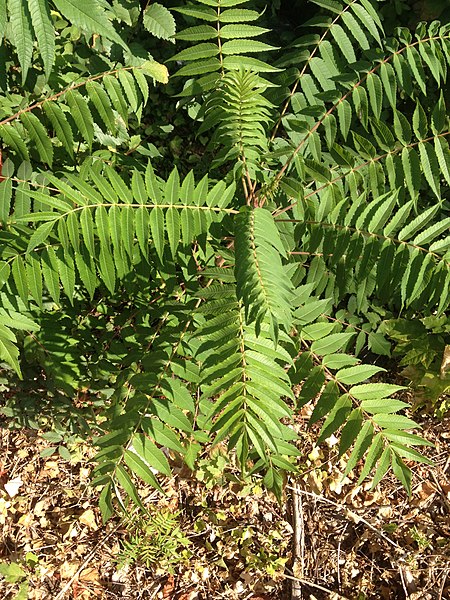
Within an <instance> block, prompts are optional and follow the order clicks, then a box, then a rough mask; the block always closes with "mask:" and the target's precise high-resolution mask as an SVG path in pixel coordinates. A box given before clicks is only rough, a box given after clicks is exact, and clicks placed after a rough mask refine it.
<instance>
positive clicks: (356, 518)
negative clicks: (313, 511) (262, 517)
mask: <svg viewBox="0 0 450 600" xmlns="http://www.w3.org/2000/svg"><path fill="white" fill-rule="evenodd" d="M286 487H287V488H288V489H290V490H293V489H294V488H293V487H292V486H289V485H288V486H286ZM297 493H299V494H303V495H305V496H310V497H311V498H314V499H315V500H316V501H318V502H324V503H325V504H331V505H332V506H335V507H336V508H338V509H339V510H342V511H343V512H344V513H345V514H346V516H348V517H350V518H351V519H352V521H354V522H355V523H359V522H361V523H364V525H366V527H368V528H369V529H370V530H371V531H373V532H374V533H376V534H377V535H378V536H379V537H381V538H382V539H383V540H385V541H386V542H387V543H388V544H390V545H391V546H393V547H394V548H396V549H397V550H399V551H400V552H402V554H403V550H402V548H401V546H399V545H398V544H397V543H396V542H394V541H393V540H391V539H390V538H389V537H388V536H387V535H385V534H384V533H383V532H382V531H380V530H378V529H377V528H376V527H374V526H373V525H372V524H371V523H369V521H366V519H364V517H361V515H358V514H357V513H355V512H354V511H352V510H350V509H349V508H348V507H347V506H345V505H344V504H338V503H337V502H334V501H333V500H329V499H328V498H325V496H320V495H319V494H314V493H313V492H307V491H306V490H302V489H300V488H298V490H297Z"/></svg>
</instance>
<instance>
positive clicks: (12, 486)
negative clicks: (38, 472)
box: [3, 477, 23, 498]
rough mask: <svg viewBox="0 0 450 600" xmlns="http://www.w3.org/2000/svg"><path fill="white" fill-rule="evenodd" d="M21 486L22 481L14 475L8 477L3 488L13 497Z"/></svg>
mask: <svg viewBox="0 0 450 600" xmlns="http://www.w3.org/2000/svg"><path fill="white" fill-rule="evenodd" d="M22 486H23V481H22V480H21V479H20V477H15V478H14V479H10V480H9V481H8V482H7V483H5V484H4V486H3V487H4V488H5V490H6V492H7V493H8V495H9V497H10V498H14V496H17V494H18V493H19V490H20V488H21V487H22Z"/></svg>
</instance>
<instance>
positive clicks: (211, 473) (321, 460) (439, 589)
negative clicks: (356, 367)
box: [0, 415, 450, 600]
mask: <svg viewBox="0 0 450 600" xmlns="http://www.w3.org/2000/svg"><path fill="white" fill-rule="evenodd" d="M415 419H416V420H417V419H418V416H417V415H415ZM418 420H419V422H420V423H421V425H422V428H423V429H422V432H421V433H422V435H423V436H424V437H425V438H426V439H427V440H429V441H430V442H432V443H433V444H434V445H435V447H434V448H429V449H427V450H426V454H427V455H428V456H429V457H430V458H431V459H432V460H433V462H434V466H432V467H430V466H428V465H424V464H419V465H415V466H414V467H413V473H414V477H413V486H412V495H411V497H410V498H408V496H407V494H406V492H405V491H404V490H403V489H402V487H401V486H400V484H399V483H398V481H396V480H395V479H394V478H393V477H390V476H389V475H388V476H387V477H386V478H385V479H384V480H383V481H382V483H381V484H380V486H379V487H378V488H377V489H376V490H374V491H370V490H369V487H370V485H364V484H363V485H362V486H358V485H357V483H356V482H357V480H358V469H355V470H354V471H352V472H351V473H350V474H349V476H348V477H346V478H344V479H343V477H342V473H343V465H344V462H343V461H339V460H338V459H337V458H336V457H337V451H336V446H335V440H334V439H333V438H331V439H330V440H328V443H327V444H324V445H323V447H321V448H319V449H317V448H314V446H313V440H314V433H315V432H314V430H312V431H309V432H308V431H306V432H305V426H304V422H303V417H302V415H299V417H298V423H297V427H298V430H299V432H300V449H301V450H302V455H303V456H304V460H303V465H302V475H301V477H298V478H297V479H295V480H294V479H290V480H289V481H288V482H287V486H286V493H285V498H284V499H283V502H282V503H281V504H279V503H278V502H277V501H276V499H275V498H274V497H272V496H271V494H268V493H267V492H266V491H264V490H263V488H262V487H261V485H260V482H259V481H258V480H255V479H253V480H252V481H248V482H242V481H240V480H239V479H238V478H237V477H236V476H235V474H234V472H233V469H232V467H230V466H229V465H228V464H227V461H226V460H225V458H224V456H223V453H222V452H221V451H220V449H218V450H215V451H214V452H213V454H212V457H210V458H212V460H210V459H209V460H208V461H207V460H204V461H203V462H202V461H201V462H200V464H199V468H198V470H197V471H196V472H195V473H192V472H190V471H188V470H187V469H183V468H179V469H178V470H177V469H176V468H175V476H174V477H173V478H172V479H167V480H165V481H163V488H164V492H165V495H163V494H161V493H160V492H156V491H155V490H153V489H151V488H145V487H143V488H142V489H141V490H140V494H141V498H142V501H143V502H144V504H145V505H146V507H147V508H148V510H149V515H150V516H149V517H148V518H147V519H146V521H145V523H143V522H142V521H141V522H139V521H138V520H137V519H136V518H132V519H131V521H130V522H129V523H128V524H127V523H125V522H124V521H121V520H119V519H118V518H115V519H111V520H110V521H108V522H107V523H106V524H105V525H104V524H102V521H101V516H100V513H99V509H98V494H97V492H96V490H93V489H92V488H91V487H89V485H88V482H89V477H90V472H91V469H92V463H90V459H91V458H92V456H93V454H94V453H93V450H92V449H91V448H90V447H89V446H88V445H86V444H83V443H78V444H73V445H72V447H70V448H69V450H70V451H71V454H72V458H71V460H70V461H69V460H68V458H69V457H68V456H67V451H62V452H61V453H58V452H56V453H53V454H51V452H52V450H51V448H52V444H51V443H50V442H49V441H48V440H45V439H43V438H42V437H41V436H40V433H39V432H38V431H34V430H32V429H24V428H22V429H20V428H19V429H10V428H7V423H6V421H3V422H2V421H0V598H1V599H2V600H26V599H27V598H29V599H33V600H41V599H51V600H68V599H73V600H88V599H105V600H106V599H108V600H113V599H117V600H119V599H122V600H123V599H129V600H132V599H133V600H134V599H136V600H139V599H144V598H148V599H159V600H169V599H170V600H172V599H173V600H216V599H221V598H230V599H236V600H240V599H242V600H250V599H253V600H270V599H273V600H313V599H317V600H321V599H344V598H345V599H348V600H363V599H383V600H387V599H403V598H405V599H406V598H407V599H410V600H434V599H447V600H449V599H450V418H447V419H441V420H436V419H433V418H432V417H429V416H424V417H422V418H419V419H418ZM2 425H3V428H1V426H2ZM53 446H54V445H53ZM61 454H63V456H61Z"/></svg>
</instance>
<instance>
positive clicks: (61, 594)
mask: <svg viewBox="0 0 450 600" xmlns="http://www.w3.org/2000/svg"><path fill="white" fill-rule="evenodd" d="M120 527H121V523H119V524H118V525H116V527H114V529H111V531H110V532H109V533H108V534H107V535H106V536H105V537H104V538H103V539H102V540H101V541H100V542H99V543H98V544H97V545H96V546H95V548H94V549H93V550H92V551H91V552H89V554H88V555H87V557H86V558H85V560H84V562H83V563H82V564H81V565H80V567H79V568H78V570H77V572H76V573H75V574H74V575H73V577H71V578H70V579H69V581H68V582H67V583H66V585H65V586H64V587H63V589H62V590H61V591H60V592H59V593H58V595H57V596H56V597H55V599H54V600H63V598H64V595H65V593H66V592H68V591H69V590H70V588H71V587H72V585H73V582H74V581H75V580H76V579H77V577H78V576H79V575H80V573H81V572H82V571H84V569H85V568H86V567H87V566H88V564H89V563H90V561H91V560H92V558H93V557H94V555H95V553H96V552H97V551H98V550H99V548H101V547H102V546H104V545H105V544H106V542H107V541H108V540H109V538H110V537H111V536H112V535H113V534H114V533H116V531H117V530H118V529H119V528H120Z"/></svg>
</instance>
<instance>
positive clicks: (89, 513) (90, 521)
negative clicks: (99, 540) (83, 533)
mask: <svg viewBox="0 0 450 600" xmlns="http://www.w3.org/2000/svg"><path fill="white" fill-rule="evenodd" d="M78 520H79V522H80V523H81V524H82V525H86V526H87V527H89V529H91V530H92V531H96V529H98V525H97V522H96V520H95V514H94V511H93V510H92V509H90V508H89V509H88V510H85V511H84V513H82V514H81V515H80V516H79V518H78Z"/></svg>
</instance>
